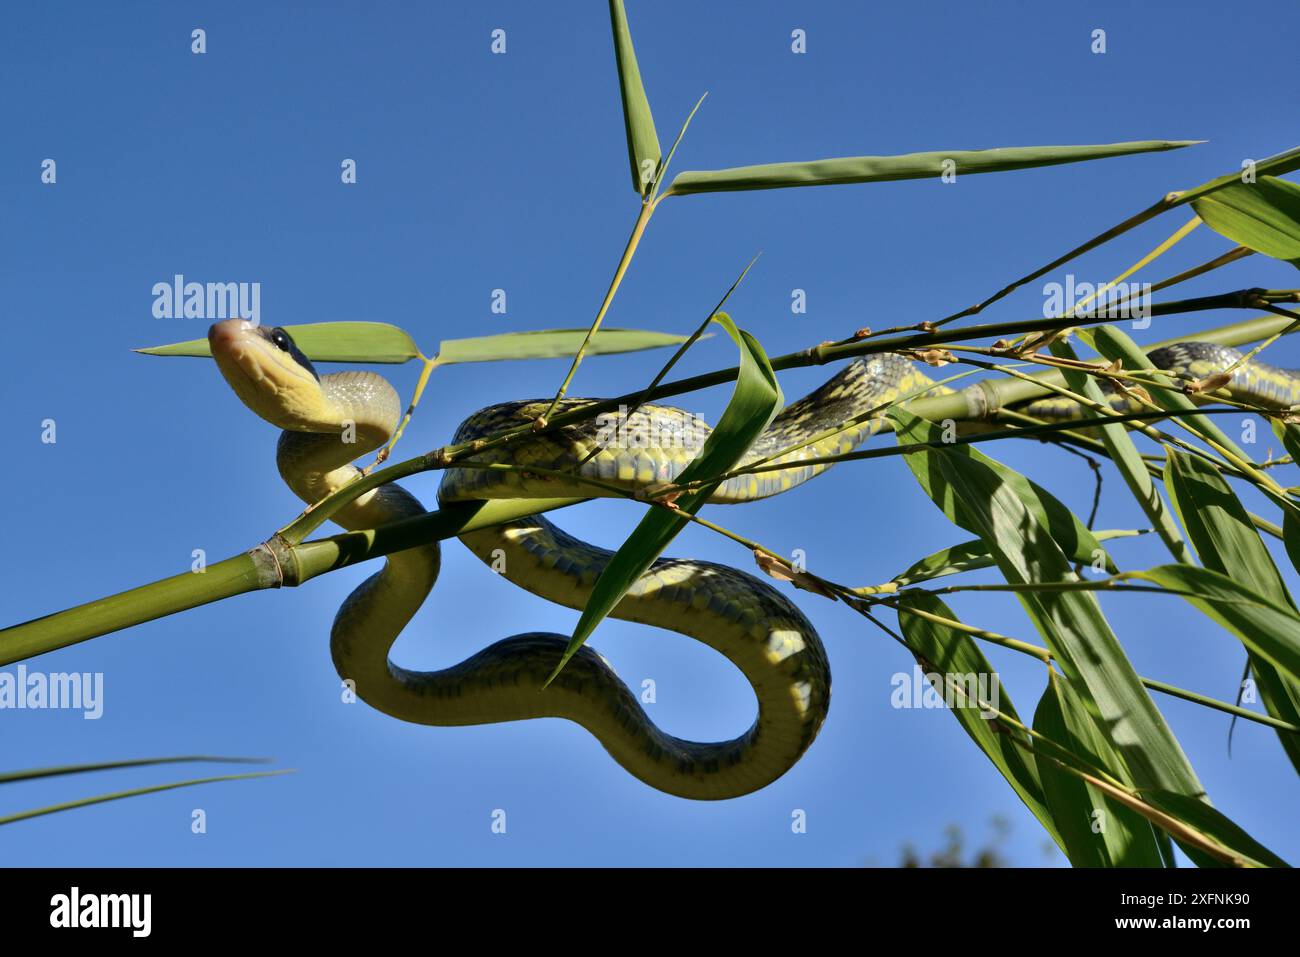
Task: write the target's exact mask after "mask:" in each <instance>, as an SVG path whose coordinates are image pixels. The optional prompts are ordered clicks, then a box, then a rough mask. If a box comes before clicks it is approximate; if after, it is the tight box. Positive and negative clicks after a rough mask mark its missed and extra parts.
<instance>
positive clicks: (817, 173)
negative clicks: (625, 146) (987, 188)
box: [668, 140, 1197, 195]
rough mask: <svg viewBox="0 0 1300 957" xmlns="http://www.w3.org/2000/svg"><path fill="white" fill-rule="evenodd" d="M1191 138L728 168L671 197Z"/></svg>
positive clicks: (981, 167) (1172, 143)
mask: <svg viewBox="0 0 1300 957" xmlns="http://www.w3.org/2000/svg"><path fill="white" fill-rule="evenodd" d="M1196 142H1197V141H1195V140H1142V141H1139V142H1130V143H1106V144H1100V145H1092V146H1012V147H1004V148H1001V149H988V150H946V151H944V150H937V151H933V152H926V153H907V154H903V155H900V156H846V157H839V158H837V159H823V160H813V161H811V162H806V163H766V164H763V165H761V166H737V167H733V168H731V169H719V170H708V171H687V172H682V173H679V174H678V175H677V176H676V177H675V178H674V179H673V181H672V185H671V186H670V187H669V189H668V192H669V193H677V194H679V195H680V194H690V193H719V192H732V191H736V190H749V189H784V188H786V187H792V186H834V185H841V184H846V183H883V182H890V181H893V180H901V179H926V178H929V177H937V176H941V175H943V174H944V173H945V172H949V171H951V172H954V173H956V175H958V176H962V175H967V174H974V173H1000V172H1005V171H1008V170H1017V169H1031V168H1033V167H1037V166H1055V165H1058V164H1061V163H1079V162H1084V161H1087V160H1094V159H1105V158H1107V157H1111V156H1127V155H1129V154H1131V153H1150V152H1156V151H1160V150H1173V149H1180V148H1182V147H1184V146H1192V145H1194V144H1195V143H1196Z"/></svg>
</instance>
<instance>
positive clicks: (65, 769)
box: [0, 754, 267, 784]
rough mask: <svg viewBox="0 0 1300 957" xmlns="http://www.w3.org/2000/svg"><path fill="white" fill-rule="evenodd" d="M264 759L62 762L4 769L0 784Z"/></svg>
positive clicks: (198, 757) (206, 757)
mask: <svg viewBox="0 0 1300 957" xmlns="http://www.w3.org/2000/svg"><path fill="white" fill-rule="evenodd" d="M266 760H267V759H266V758H223V757H215V756H212V755H206V754H194V755H185V756H182V757H174V758H136V759H134V760H129V761H99V762H96V763H94V764H63V765H58V766H56V767H50V768H25V769H23V770H21V771H5V772H3V773H0V784H11V783H13V782H14V781H32V780H35V779H37V778H53V777H60V776H62V775H65V774H84V773H86V772H89V771H117V770H121V769H123V768H143V767H149V766H151V765H155V764H188V763H199V764H264V763H265V762H266Z"/></svg>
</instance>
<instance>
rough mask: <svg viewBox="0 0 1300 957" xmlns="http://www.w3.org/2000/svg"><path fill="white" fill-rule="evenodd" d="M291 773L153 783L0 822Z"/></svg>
mask: <svg viewBox="0 0 1300 957" xmlns="http://www.w3.org/2000/svg"><path fill="white" fill-rule="evenodd" d="M291 773H292V771H290V770H289V769H285V770H282V771H249V772H248V773H246V774H222V775H218V776H216V777H210V778H193V779H191V780H189V781H173V782H172V783H170V784H155V785H152V786H150V787H146V788H132V789H131V790H129V791H115V792H113V793H111V794H97V795H95V796H94V797H87V798H79V799H78V800H76V801H65V802H63V803H62V804H51V805H48V806H47V807H38V808H33V809H32V810H30V811H19V812H18V813H16V814H9V815H6V816H4V817H0V824H13V823H14V822H16V821H26V820H29V819H31V818H34V817H41V816H43V815H46V814H57V813H58V812H60V811H71V810H73V809H74V808H79V807H89V806H90V805H92V804H103V803H105V802H107V801H120V800H122V799H123V798H130V797H140V796H141V795H144V794H157V793H159V792H161V791H174V790H175V789H176V788H188V787H194V786H196V785H199V784H216V783H217V782H219V781H247V780H251V779H252V778H269V777H277V776H279V775H281V774H291Z"/></svg>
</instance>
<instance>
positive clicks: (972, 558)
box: [890, 493, 1146, 588]
mask: <svg viewBox="0 0 1300 957" xmlns="http://www.w3.org/2000/svg"><path fill="white" fill-rule="evenodd" d="M1044 494H1046V493H1044ZM1143 534H1146V533H1145V532H1144V531H1141V530H1138V529H1129V528H1118V529H1109V530H1105V531H1099V532H1093V533H1092V536H1093V540H1094V541H1095V542H1104V541H1109V540H1110V539H1114V538H1132V537H1134V536H1137V535H1143ZM1075 544H1076V546H1077V547H1076V548H1075V549H1074V553H1073V554H1071V555H1067V556H1066V557H1067V558H1069V559H1070V561H1072V562H1079V563H1081V564H1085V565H1086V564H1091V563H1092V560H1093V558H1094V557H1095V553H1094V552H1093V550H1092V548H1093V547H1094V546H1093V545H1092V544H1090V543H1089V542H1088V541H1086V540H1084V539H1076V541H1075ZM994 564H995V562H994V561H993V556H992V555H990V554H989V548H988V546H987V545H985V544H984V543H983V542H982V541H980V539H978V538H977V539H974V540H972V541H969V542H961V543H959V544H957V545H950V546H948V547H947V548H941V549H939V550H938V551H937V552H933V553H932V554H929V555H926V556H925V557H924V558H922V559H919V560H918V561H916V562H914V563H912V565H911V566H910V567H909V568H908V569H907V570H906V571H903V572H899V573H898V574H897V575H895V576H894V577H893V578H891V579H890V581H892V582H893V583H894V584H895V585H897V586H898V587H899V588H902V587H904V586H907V585H915V584H917V583H919V582H924V581H931V580H933V579H935V578H944V577H946V576H948V575H957V574H960V573H961V572H968V571H974V570H976V569H979V568H990V567H992V566H993V565H994Z"/></svg>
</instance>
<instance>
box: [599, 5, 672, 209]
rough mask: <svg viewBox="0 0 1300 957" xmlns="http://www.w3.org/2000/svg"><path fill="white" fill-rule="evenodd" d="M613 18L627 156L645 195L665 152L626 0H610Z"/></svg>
mask: <svg viewBox="0 0 1300 957" xmlns="http://www.w3.org/2000/svg"><path fill="white" fill-rule="evenodd" d="M609 21H610V26H611V27H612V28H613V31H614V59H615V61H616V63H617V64H618V89H619V93H620V94H621V95H622V98H623V129H624V132H625V133H626V134H627V156H628V160H629V161H630V162H631V164H632V188H633V189H634V190H636V191H637V193H638V194H640V195H641V196H645V195H646V194H647V193H648V192H649V191H650V188H651V187H652V186H653V185H654V177H655V173H656V170H657V168H658V166H659V160H660V158H661V157H662V153H661V151H660V149H659V135H658V134H657V133H656V132H655V121H654V117H653V116H652V115H651V114H650V101H649V100H648V99H646V95H645V85H644V84H643V83H642V82H641V70H640V68H639V67H638V66H637V63H636V50H635V49H634V48H633V46H632V32H631V30H629V29H628V26H627V11H626V10H624V9H623V0H609Z"/></svg>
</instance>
